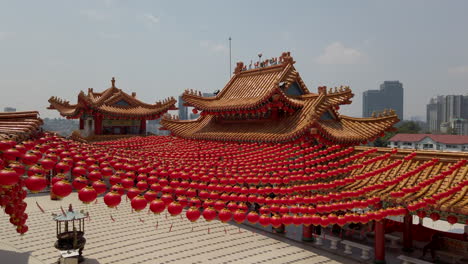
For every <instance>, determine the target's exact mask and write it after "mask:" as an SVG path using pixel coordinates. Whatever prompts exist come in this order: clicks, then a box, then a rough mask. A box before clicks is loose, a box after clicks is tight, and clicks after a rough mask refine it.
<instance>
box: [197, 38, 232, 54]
mask: <svg viewBox="0 0 468 264" xmlns="http://www.w3.org/2000/svg"><path fill="white" fill-rule="evenodd" d="M200 47H202V48H205V49H208V50H210V51H212V52H227V51H228V48H227V46H226V45H223V44H219V43H213V42H212V41H210V40H202V41H200Z"/></svg>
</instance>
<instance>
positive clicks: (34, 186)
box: [24, 174, 47, 193]
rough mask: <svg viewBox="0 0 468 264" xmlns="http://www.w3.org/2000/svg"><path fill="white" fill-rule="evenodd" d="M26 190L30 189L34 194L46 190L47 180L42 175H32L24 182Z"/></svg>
mask: <svg viewBox="0 0 468 264" xmlns="http://www.w3.org/2000/svg"><path fill="white" fill-rule="evenodd" d="M24 183H25V185H26V188H28V189H29V190H30V191H31V192H32V193H37V192H39V191H42V190H44V189H45V188H46V187H47V180H46V178H45V177H44V176H42V175H37V174H36V175H32V176H29V177H28V178H27V179H26V180H25V181H24Z"/></svg>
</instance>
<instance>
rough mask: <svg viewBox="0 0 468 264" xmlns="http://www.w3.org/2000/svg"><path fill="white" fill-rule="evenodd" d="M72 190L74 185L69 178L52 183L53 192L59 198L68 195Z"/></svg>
mask: <svg viewBox="0 0 468 264" xmlns="http://www.w3.org/2000/svg"><path fill="white" fill-rule="evenodd" d="M72 191H73V188H72V185H71V184H70V182H68V181H67V180H60V181H57V182H56V183H54V185H52V193H53V194H55V195H56V196H58V197H59V198H63V197H67V196H68V195H70V193H71V192H72Z"/></svg>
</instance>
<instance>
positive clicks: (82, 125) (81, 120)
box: [80, 117, 84, 130]
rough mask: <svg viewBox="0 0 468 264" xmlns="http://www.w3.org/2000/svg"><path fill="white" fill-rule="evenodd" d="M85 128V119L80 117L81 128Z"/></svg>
mask: <svg viewBox="0 0 468 264" xmlns="http://www.w3.org/2000/svg"><path fill="white" fill-rule="evenodd" d="M82 129H84V119H83V118H82V117H80V130H82Z"/></svg>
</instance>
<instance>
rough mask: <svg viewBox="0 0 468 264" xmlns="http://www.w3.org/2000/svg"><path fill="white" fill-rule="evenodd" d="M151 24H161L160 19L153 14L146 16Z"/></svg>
mask: <svg viewBox="0 0 468 264" xmlns="http://www.w3.org/2000/svg"><path fill="white" fill-rule="evenodd" d="M143 17H145V18H146V19H147V20H148V21H149V22H151V23H153V24H158V23H159V17H156V16H153V15H151V14H145V15H143Z"/></svg>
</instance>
